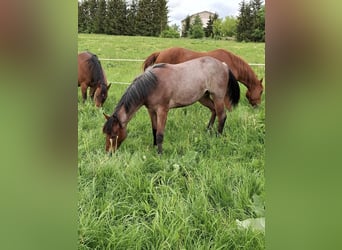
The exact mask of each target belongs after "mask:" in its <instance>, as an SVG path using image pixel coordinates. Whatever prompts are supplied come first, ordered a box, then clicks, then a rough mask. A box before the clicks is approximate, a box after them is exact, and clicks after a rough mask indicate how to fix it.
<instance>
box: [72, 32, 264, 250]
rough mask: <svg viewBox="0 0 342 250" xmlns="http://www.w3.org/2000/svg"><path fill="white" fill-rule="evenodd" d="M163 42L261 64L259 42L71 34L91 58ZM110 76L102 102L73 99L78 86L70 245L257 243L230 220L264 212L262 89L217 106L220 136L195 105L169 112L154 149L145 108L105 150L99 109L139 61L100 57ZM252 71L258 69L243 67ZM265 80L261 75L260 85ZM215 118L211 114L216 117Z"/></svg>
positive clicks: (123, 54)
mask: <svg viewBox="0 0 342 250" xmlns="http://www.w3.org/2000/svg"><path fill="white" fill-rule="evenodd" d="M172 46H180V47H186V48H189V49H193V50H198V51H206V50H211V49H216V48H223V49H227V50H229V51H231V52H233V53H235V54H237V55H239V56H241V57H242V58H244V59H245V60H246V61H247V62H250V63H260V64H263V63H264V61H265V57H264V55H265V49H264V46H265V44H264V43H237V42H234V41H223V40H206V39H203V40H196V39H194V40H190V39H166V38H165V39H164V38H151V37H125V36H109V35H93V34H79V35H78V50H79V52H81V51H85V50H88V51H91V52H93V53H95V54H97V55H98V57H99V58H100V59H101V58H103V59H106V58H112V59H145V58H146V57H147V56H148V55H150V54H151V53H153V52H155V51H157V50H161V49H165V48H168V47H172ZM101 63H102V66H103V68H104V70H105V72H106V75H107V79H108V81H109V82H112V87H111V88H110V90H109V94H108V95H109V96H108V99H107V101H106V102H105V104H104V106H103V108H100V109H99V108H96V107H95V106H94V104H93V103H92V102H91V101H87V102H86V103H85V104H83V103H82V99H81V95H80V89H78V173H79V174H78V189H79V200H78V214H79V217H78V219H79V221H78V223H79V228H78V248H79V249H209V248H210V249H264V248H265V234H264V232H263V231H260V230H255V229H253V228H241V227H240V226H239V225H238V223H237V220H239V221H243V220H246V219H250V218H259V217H264V216H265V188H264V184H265V178H264V162H265V92H266V91H264V94H263V98H262V103H261V105H260V107H258V108H257V109H254V108H252V107H251V106H250V105H249V103H248V101H247V99H246V98H245V92H246V88H245V87H244V85H242V84H240V87H241V99H240V103H239V105H238V106H237V107H236V108H235V109H234V110H233V111H232V112H228V111H227V121H226V125H225V128H224V131H223V135H222V136H219V137H217V136H216V134H215V130H216V126H217V123H215V127H214V129H213V130H212V131H207V130H206V125H207V123H208V121H209V118H210V112H209V110H208V109H207V108H205V107H203V106H202V105H200V104H199V103H196V104H194V105H192V106H189V107H185V108H180V109H173V110H170V112H169V115H168V120H167V124H166V128H165V135H164V143H163V148H164V152H163V155H161V156H160V155H158V154H157V150H156V148H155V147H153V145H152V142H153V141H152V131H151V124H150V119H149V116H148V112H147V110H146V109H145V108H144V107H142V108H141V109H140V110H139V111H138V112H137V113H136V115H135V116H134V117H133V119H132V120H131V121H130V123H129V124H128V137H127V139H126V140H125V141H124V142H123V144H122V145H121V147H120V148H119V150H118V151H117V152H116V153H115V154H114V155H113V156H112V157H108V156H107V155H106V153H105V151H104V143H105V137H104V135H103V134H102V126H103V124H104V122H105V118H104V116H103V114H102V113H103V112H105V113H107V114H112V112H113V110H114V108H115V105H116V103H117V102H118V101H119V99H120V97H121V96H122V94H123V93H124V91H125V89H126V88H127V86H128V85H127V84H118V83H130V82H132V80H133V79H134V78H135V77H136V76H137V75H139V74H140V73H142V67H141V65H142V62H140V61H106V60H103V61H101ZM253 69H255V72H256V73H257V75H258V78H261V77H264V74H265V70H264V67H262V66H261V67H260V66H253ZM264 85H265V82H264ZM216 122H217V121H216Z"/></svg>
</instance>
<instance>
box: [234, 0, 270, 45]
mask: <svg viewBox="0 0 342 250" xmlns="http://www.w3.org/2000/svg"><path fill="white" fill-rule="evenodd" d="M239 12H240V14H239V16H238V20H237V27H236V33H237V34H236V38H237V40H238V41H246V42H249V41H254V42H258V41H260V42H263V41H265V14H264V13H265V8H264V6H263V5H262V1H261V0H251V1H250V2H249V3H246V2H245V0H243V1H242V2H241V3H240V9H239Z"/></svg>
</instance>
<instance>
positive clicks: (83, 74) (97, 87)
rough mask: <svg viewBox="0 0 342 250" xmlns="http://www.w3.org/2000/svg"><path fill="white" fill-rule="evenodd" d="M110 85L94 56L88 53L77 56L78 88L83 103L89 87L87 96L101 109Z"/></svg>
mask: <svg viewBox="0 0 342 250" xmlns="http://www.w3.org/2000/svg"><path fill="white" fill-rule="evenodd" d="M110 85H111V84H109V85H108V84H107V78H106V76H105V73H104V71H103V69H102V66H101V62H100V61H99V59H98V58H97V56H96V55H94V54H92V53H90V52H82V53H80V54H78V86H81V92H82V98H83V102H85V100H86V99H87V89H88V87H90V91H89V94H90V97H91V98H92V99H94V101H95V105H96V107H102V105H103V103H104V102H105V100H106V99H107V95H108V90H109V88H110Z"/></svg>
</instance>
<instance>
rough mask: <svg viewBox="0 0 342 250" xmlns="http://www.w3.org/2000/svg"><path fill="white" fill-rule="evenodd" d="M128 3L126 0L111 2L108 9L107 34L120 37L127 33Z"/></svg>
mask: <svg viewBox="0 0 342 250" xmlns="http://www.w3.org/2000/svg"><path fill="white" fill-rule="evenodd" d="M125 12H126V2H125V1H124V0H109V1H108V8H107V22H106V26H105V32H103V33H106V34H111V35H120V34H125V33H126V24H127V22H126V14H125Z"/></svg>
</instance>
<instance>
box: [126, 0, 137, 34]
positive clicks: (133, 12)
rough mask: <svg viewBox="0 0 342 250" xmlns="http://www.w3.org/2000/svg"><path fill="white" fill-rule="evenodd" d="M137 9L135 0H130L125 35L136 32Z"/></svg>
mask: <svg viewBox="0 0 342 250" xmlns="http://www.w3.org/2000/svg"><path fill="white" fill-rule="evenodd" d="M137 10H138V4H137V0H132V2H131V4H130V5H129V8H128V10H127V23H126V27H127V28H126V34H127V35H130V36H134V35H136V33H137V23H136V16H137Z"/></svg>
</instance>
